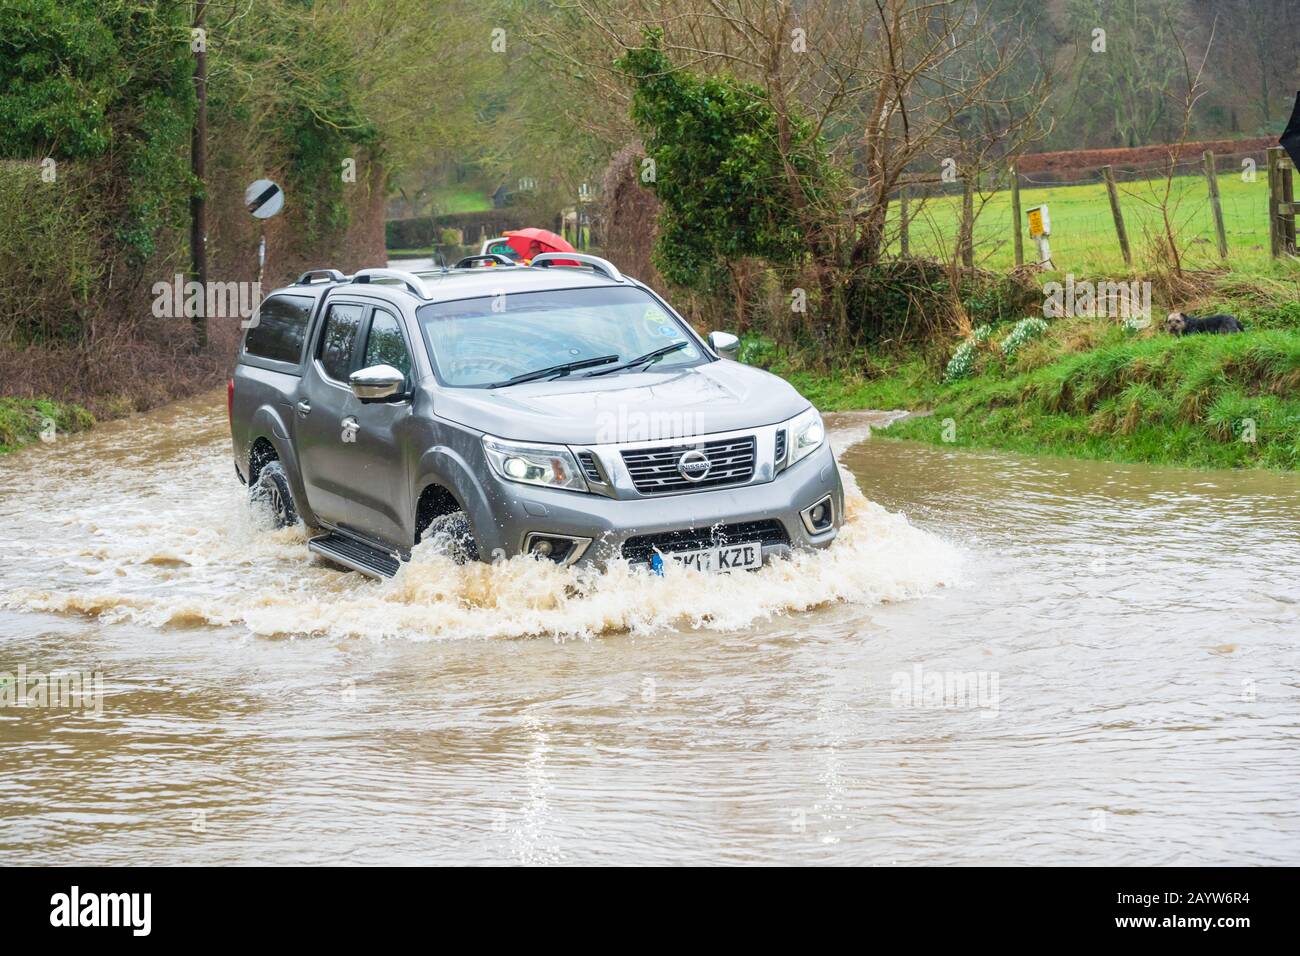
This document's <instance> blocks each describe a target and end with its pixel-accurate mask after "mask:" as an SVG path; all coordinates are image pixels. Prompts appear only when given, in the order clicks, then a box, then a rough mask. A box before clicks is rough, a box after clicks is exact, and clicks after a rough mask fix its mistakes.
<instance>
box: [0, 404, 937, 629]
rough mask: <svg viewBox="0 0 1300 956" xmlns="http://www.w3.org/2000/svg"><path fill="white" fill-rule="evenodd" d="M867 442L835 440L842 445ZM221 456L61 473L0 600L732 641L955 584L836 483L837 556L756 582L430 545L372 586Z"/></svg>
mask: <svg viewBox="0 0 1300 956" xmlns="http://www.w3.org/2000/svg"><path fill="white" fill-rule="evenodd" d="M862 437H865V435H863V434H862V433H861V431H860V430H854V431H853V432H843V433H841V432H833V433H832V440H833V441H834V442H836V447H837V448H838V447H840V446H841V445H845V446H847V443H848V442H851V441H854V440H859V439H860V438H862ZM842 439H847V440H848V441H847V442H846V441H843V440H842ZM228 447H229V446H228V444H226V443H224V442H220V441H215V442H205V443H203V444H202V445H201V446H199V447H197V448H194V449H192V450H191V452H190V453H189V454H181V455H179V456H178V457H177V459H175V460H172V461H170V462H167V463H165V464H164V465H163V466H161V467H160V469H159V470H156V471H154V472H153V473H152V474H151V477H150V479H149V481H148V482H147V483H146V484H144V485H139V484H135V485H133V484H131V483H128V482H127V481H126V480H125V476H126V475H127V474H128V472H127V471H126V469H114V471H117V472H118V474H117V475H116V477H117V478H118V479H120V480H118V481H114V480H113V479H114V475H113V474H112V473H109V474H107V475H101V476H100V480H99V481H97V482H96V483H95V484H94V486H93V487H92V486H89V485H87V486H83V487H79V488H78V487H70V486H69V483H68V482H67V480H66V479H68V478H70V477H72V476H71V475H68V474H64V475H63V478H64V480H62V481H60V480H59V475H58V471H59V470H58V469H55V470H54V472H53V473H52V474H50V475H48V476H46V477H47V480H46V481H43V482H38V484H40V485H43V486H44V488H43V492H44V494H43V499H44V502H45V503H44V505H43V507H42V508H40V509H38V510H36V511H33V510H31V509H25V510H21V511H20V510H18V509H13V508H12V504H13V502H12V500H10V501H8V502H5V503H4V505H5V506H4V507H3V508H2V509H0V510H3V511H4V512H5V513H6V514H5V519H6V521H8V520H10V519H11V518H12V519H13V521H14V522H15V523H16V524H17V529H16V530H17V533H16V534H15V538H16V539H17V540H16V541H15V542H14V543H15V546H16V547H15V552H13V553H18V554H23V555H25V556H30V560H25V561H24V562H23V563H21V564H19V563H17V562H10V563H9V564H8V565H7V566H6V567H5V569H4V571H3V573H2V578H3V580H4V582H5V588H4V592H3V593H0V606H4V607H9V608H14V609H20V610H40V611H52V612H58V613H79V614H85V615H91V616H94V617H97V618H99V619H101V620H104V621H106V622H113V621H119V620H127V621H132V622H136V623H143V624H146V625H149V626H152V627H157V628H163V627H169V626H170V627H177V626H180V627H184V626H214V627H231V628H236V629H239V630H243V631H246V632H248V633H251V634H255V635H259V636H267V637H271V636H327V637H332V638H356V637H378V638H385V637H401V638H406V639H412V640H428V639H463V638H515V637H532V636H547V637H552V638H556V639H565V638H574V637H590V636H594V635H599V634H607V633H619V632H633V633H644V632H649V631H655V630H661V629H665V628H671V627H702V628H712V629H719V630H734V629H739V628H743V627H745V626H746V625H749V624H751V623H753V622H754V621H756V620H760V619H766V618H772V617H774V616H779V615H786V614H791V613H794V612H801V611H806V610H808V609H811V608H816V607H820V606H823V605H827V604H832V603H836V602H852V603H854V604H862V605H873V604H879V603H883V602H888V601H900V600H906V599H910V598H915V597H918V596H920V595H923V594H926V593H927V592H929V591H932V590H933V589H935V588H937V587H940V586H943V585H947V584H952V583H954V582H955V581H956V580H957V577H958V574H959V568H960V556H959V554H958V552H957V550H956V549H955V548H954V547H952V546H951V545H949V544H948V543H946V542H944V541H942V540H941V539H939V538H937V537H936V536H934V535H932V534H930V533H928V532H926V531H923V530H921V529H919V528H916V527H914V526H913V525H911V524H910V523H909V522H908V520H907V519H906V518H905V517H904V516H903V515H900V514H895V513H891V512H888V511H886V510H885V509H884V508H882V507H880V506H879V505H877V504H875V503H873V502H871V501H868V500H867V499H866V498H865V497H864V496H863V495H862V494H861V492H860V491H859V490H858V488H857V485H856V483H855V482H854V480H853V477H852V475H850V474H848V473H847V472H845V473H844V480H845V485H846V495H847V508H846V522H845V525H844V528H843V530H842V532H841V534H840V537H839V538H838V540H837V541H836V542H835V544H834V545H833V547H831V548H830V549H828V550H826V551H822V552H816V553H811V554H796V555H794V556H793V557H792V558H791V559H789V560H781V561H775V562H772V563H770V564H769V565H767V566H766V567H764V568H763V569H761V570H759V571H755V572H750V573H744V574H732V575H727V576H725V577H721V578H720V577H719V576H716V575H709V574H702V573H700V572H697V571H693V570H688V569H683V568H677V567H668V568H666V569H665V574H664V576H662V577H660V576H657V575H653V574H651V573H649V572H648V571H647V570H646V569H645V568H630V567H628V566H626V565H623V564H621V563H620V564H617V565H615V566H613V567H611V568H609V569H607V570H606V571H603V572H597V571H592V570H570V569H563V568H559V567H556V566H555V565H552V564H550V563H548V562H541V561H536V560H533V559H531V558H516V559H513V560H511V561H506V562H500V563H497V564H493V565H488V564H470V565H463V566H462V565H458V564H456V563H455V562H454V561H453V560H452V559H451V558H449V557H448V556H447V555H446V553H445V551H444V549H443V547H442V546H441V543H440V541H439V540H438V539H437V537H434V538H433V539H432V540H429V541H427V542H426V543H424V544H421V545H420V546H419V547H417V548H416V549H415V553H414V555H413V557H412V560H411V561H410V562H409V563H408V564H406V565H404V566H403V568H402V570H401V571H400V572H399V573H398V575H397V577H396V578H394V579H393V580H392V581H384V582H380V581H373V580H371V579H368V578H365V577H363V576H362V575H359V574H356V573H352V572H344V571H341V570H338V569H336V568H334V567H333V566H331V565H328V564H326V563H324V562H322V561H320V560H318V559H316V558H314V557H313V556H311V555H309V554H308V552H307V551H306V548H305V546H304V545H305V533H304V531H303V530H302V529H301V528H297V529H284V530H281V531H268V530H266V529H263V528H258V527H255V525H254V522H253V519H252V518H251V517H250V516H249V513H248V508H247V506H246V503H245V500H244V491H243V488H242V487H241V486H239V485H238V484H237V483H235V482H234V479H233V476H231V475H230V465H229V462H228V460H227V455H228V453H229V452H228ZM105 479H107V480H105ZM39 490H41V489H38V491H39ZM211 516H216V520H215V521H211V520H202V521H200V520H198V519H199V518H200V517H204V518H210V517H211Z"/></svg>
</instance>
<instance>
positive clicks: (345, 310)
mask: <svg viewBox="0 0 1300 956" xmlns="http://www.w3.org/2000/svg"><path fill="white" fill-rule="evenodd" d="M364 311H365V310H364V308H363V307H362V306H359V305H345V304H343V303H341V302H340V303H337V304H335V305H331V306H330V309H329V313H328V314H327V315H326V316H325V329H324V331H323V332H322V333H321V337H320V364H321V365H322V366H323V367H324V369H325V374H326V375H328V376H329V377H330V378H332V379H334V380H335V381H337V382H346V381H347V380H348V375H349V374H350V373H351V371H352V347H353V344H354V343H355V342H356V339H357V329H358V328H359V327H360V325H361V314H362V312H364Z"/></svg>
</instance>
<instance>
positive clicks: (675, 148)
mask: <svg viewBox="0 0 1300 956" xmlns="http://www.w3.org/2000/svg"><path fill="white" fill-rule="evenodd" d="M616 66H617V67H618V68H619V69H621V70H623V71H625V72H626V73H628V74H629V75H630V76H631V77H632V80H633V83H634V92H633V97H632V118H633V120H634V121H635V122H636V124H637V126H638V128H639V129H640V131H641V132H642V134H643V137H644V140H645V146H646V152H647V154H648V156H649V157H650V158H651V159H652V160H653V161H654V164H655V175H654V178H653V179H652V180H651V182H650V183H649V184H648V185H649V186H650V188H651V189H652V190H653V191H654V193H655V195H656V196H657V197H658V198H659V201H660V203H662V208H661V211H660V216H659V237H658V239H657V241H656V245H655V253H654V261H655V265H656V267H657V268H658V269H659V271H660V272H661V273H662V274H663V276H664V278H665V279H667V280H668V281H669V282H672V283H674V284H676V285H680V286H683V287H685V288H688V289H693V290H695V291H697V292H703V293H709V294H716V293H722V292H728V291H731V290H730V289H729V288H728V282H729V271H728V269H729V266H730V265H731V264H732V263H734V262H736V261H738V260H740V259H742V258H744V257H755V258H758V259H763V260H766V261H767V262H768V263H771V264H773V265H782V264H784V265H793V264H795V263H796V262H797V261H799V260H800V258H801V257H802V256H803V254H804V252H805V251H806V249H807V244H806V236H805V235H804V232H803V229H802V228H801V226H800V220H799V217H798V215H797V209H798V207H799V206H800V205H804V204H808V203H815V202H817V201H818V200H819V198H820V197H821V196H822V191H823V189H824V187H825V185H826V182H827V179H828V176H829V175H830V174H829V172H828V167H827V164H826V157H825V152H824V149H823V147H822V144H821V142H820V141H819V139H818V138H817V135H816V133H815V131H814V128H813V125H812V124H811V123H810V122H808V120H807V119H806V118H804V117H803V116H801V115H799V114H797V113H793V112H792V113H791V114H790V115H789V116H788V120H789V128H788V129H787V130H786V131H785V134H786V137H788V142H789V144H790V145H789V149H788V150H787V151H786V154H785V156H784V157H783V156H782V154H781V152H780V151H778V150H776V149H774V148H773V144H775V143H777V142H778V141H780V140H781V139H782V138H783V137H782V135H781V132H779V131H778V123H777V114H776V110H775V109H773V107H772V104H771V102H770V100H769V98H768V95H767V92H766V90H764V89H763V88H762V87H760V86H757V85H755V84H752V83H745V82H742V81H741V80H738V79H736V78H735V77H733V76H730V75H727V74H720V75H716V76H701V75H697V74H695V73H692V72H690V71H689V70H683V69H678V68H676V67H675V66H674V64H673V63H672V61H671V60H670V59H669V58H668V55H667V54H666V53H665V52H664V34H663V31H662V30H660V29H647V30H646V31H645V34H644V38H643V42H642V44H641V46H639V47H635V48H633V49H630V50H628V51H627V53H626V54H624V56H623V57H621V58H620V59H619V60H618V61H617V62H616ZM786 162H788V163H789V167H788V168H787V166H786ZM791 175H793V178H794V179H795V180H796V181H797V182H798V184H799V186H798V188H799V192H800V195H797V196H795V195H792V194H791V187H790V185H789V184H790V181H791Z"/></svg>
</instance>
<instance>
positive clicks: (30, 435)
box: [0, 398, 95, 454]
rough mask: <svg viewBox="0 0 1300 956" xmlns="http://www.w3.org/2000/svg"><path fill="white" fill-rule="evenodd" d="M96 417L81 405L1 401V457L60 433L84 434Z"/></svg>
mask: <svg viewBox="0 0 1300 956" xmlns="http://www.w3.org/2000/svg"><path fill="white" fill-rule="evenodd" d="M94 424H95V419H94V416H92V415H91V414H90V412H88V411H86V410H85V409H84V408H82V407H81V406H80V405H72V404H69V403H65V402H56V401H52V400H50V399H45V398H0V454H4V453H6V452H10V451H13V450H14V449H15V448H20V447H22V446H23V445H27V444H30V443H31V442H34V441H38V440H42V439H43V440H46V441H50V440H54V439H56V438H57V437H58V436H59V435H60V434H63V433H68V432H79V431H85V430H86V429H87V428H90V427H91V426H93V425H94Z"/></svg>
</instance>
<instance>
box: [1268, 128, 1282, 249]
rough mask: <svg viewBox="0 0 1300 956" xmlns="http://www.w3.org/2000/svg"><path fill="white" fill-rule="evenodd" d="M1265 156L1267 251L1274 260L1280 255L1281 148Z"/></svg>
mask: <svg viewBox="0 0 1300 956" xmlns="http://www.w3.org/2000/svg"><path fill="white" fill-rule="evenodd" d="M1265 155H1266V156H1267V157H1268V251H1269V255H1271V256H1272V257H1273V258H1274V259H1276V258H1278V257H1279V256H1280V255H1282V232H1281V222H1282V219H1281V216H1280V215H1279V214H1278V210H1277V204H1278V203H1279V202H1281V201H1282V190H1281V188H1280V186H1279V182H1280V180H1281V178H1282V174H1281V170H1279V169H1278V160H1280V159H1281V158H1282V147H1280V146H1274V147H1273V148H1271V149H1270V150H1268V152H1267V153H1265Z"/></svg>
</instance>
